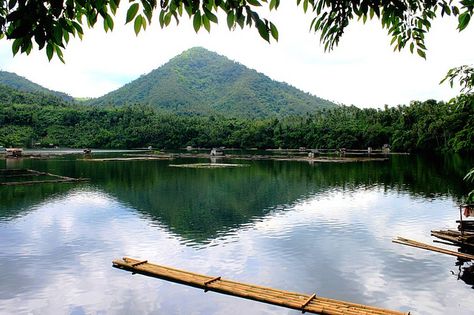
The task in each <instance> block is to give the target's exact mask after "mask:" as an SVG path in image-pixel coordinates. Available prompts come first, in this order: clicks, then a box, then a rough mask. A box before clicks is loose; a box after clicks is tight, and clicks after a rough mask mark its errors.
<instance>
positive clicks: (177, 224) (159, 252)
mask: <svg viewBox="0 0 474 315" xmlns="http://www.w3.org/2000/svg"><path fill="white" fill-rule="evenodd" d="M175 162H176V161H173V163H175ZM187 162H189V161H187ZM22 163H24V165H23V166H29V167H32V168H35V169H40V170H48V171H50V172H52V173H59V174H64V175H69V176H77V177H79V176H82V177H90V178H91V179H92V181H91V183H90V184H81V185H79V186H76V185H56V186H47V185H46V186H45V185H40V186H29V187H16V188H12V187H8V188H5V187H4V188H0V193H1V197H2V201H1V202H0V240H1V242H0V270H2V273H0V313H48V314H49V313H70V314H90V313H108V314H124V313H125V314H130V313H143V314H145V313H164V314H241V313H245V314H265V313H268V314H290V313H291V314H293V313H294V314H296V312H293V311H288V310H285V309H281V308H277V307H273V306H268V305H264V304H260V303H255V302H250V301H245V300H240V299H236V298H232V297H227V296H222V295H218V294H214V293H207V294H204V293H202V292H201V291H199V290H196V289H192V288H186V287H183V286H180V285H176V284H170V283H167V282H164V281H160V280H156V279H152V278H146V277H142V276H137V275H136V276H130V275H129V274H128V273H123V272H121V271H120V270H116V269H113V268H111V260H112V259H113V258H116V257H121V256H131V257H138V258H145V259H148V260H150V261H156V262H158V263H162V264H165V265H171V266H177V267H180V268H183V269H189V270H192V271H196V272H200V273H206V274H211V275H224V276H225V277H227V278H232V279H237V280H241V281H245V282H252V283H257V284H261V285H266V286H272V287H276V288H282V289H287V290H293V291H298V292H305V293H313V292H317V293H318V294H319V295H322V296H328V297H333V298H338V299H343V300H350V301H354V302H360V303H366V304H373V305H379V306H382V307H387V308H393V309H399V310H402V311H408V310H411V311H413V312H414V313H417V314H470V313H471V310H472V309H473V307H474V305H473V302H472V298H471V297H472V289H471V285H466V283H469V282H468V281H469V280H467V281H466V283H464V282H463V281H454V279H453V275H452V274H451V270H452V269H453V266H454V259H453V258H452V257H449V256H442V255H440V254H436V253H431V252H424V251H420V250H418V249H414V248H406V247H403V246H399V245H396V244H392V243H391V239H392V238H393V237H394V236H396V235H403V236H405V237H407V238H412V239H417V240H419V241H422V242H429V241H430V236H429V231H430V230H431V229H432V228H433V227H436V228H455V226H456V223H455V220H456V218H457V216H458V210H457V208H456V204H455V200H456V199H457V198H459V196H461V195H462V194H463V193H464V191H465V189H466V187H464V186H462V184H459V182H460V178H461V177H462V176H461V175H462V172H461V171H459V173H460V174H457V172H458V171H455V170H453V168H452V165H451V164H449V163H448V165H451V166H443V167H442V166H440V164H433V165H431V164H427V165H426V166H424V164H423V163H421V162H419V160H418V158H413V159H412V158H410V159H401V160H399V161H397V160H393V161H392V162H390V163H381V164H374V163H367V164H365V163H361V164H351V165H349V164H345V165H342V164H338V165H335V164H322V165H318V164H316V165H314V166H310V165H307V164H304V163H282V162H278V163H277V162H275V163H274V162H255V163H252V165H251V167H248V168H241V169H220V170H190V169H176V168H169V167H167V163H168V162H166V161H159V162H156V161H154V162H133V163H115V162H112V163H92V162H85V161H62V160H60V161H24V162H22ZM439 163H441V164H443V163H445V162H443V161H441V162H439ZM450 163H451V162H450ZM443 165H445V164H443ZM463 167H465V165H464V164H463ZM466 168H467V167H466ZM446 170H448V171H449V172H448V173H449V174H451V175H452V176H451V175H449V176H448V175H446V174H445V173H443V172H445V171H446ZM456 174H457V175H456ZM456 176H459V177H456ZM428 179H431V181H429V180H428ZM442 179H443V180H444V181H442ZM428 182H431V183H432V184H433V185H431V186H429V185H426V186H425V187H423V183H428ZM442 183H444V186H443V185H442ZM456 268H457V267H456ZM463 270H464V269H463ZM460 277H461V276H460ZM463 278H464V279H468V278H466V277H465V276H464V272H463V274H462V277H461V279H463ZM178 297H179V298H178Z"/></svg>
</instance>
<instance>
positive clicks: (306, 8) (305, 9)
mask: <svg viewBox="0 0 474 315" xmlns="http://www.w3.org/2000/svg"><path fill="white" fill-rule="evenodd" d="M303 11H304V13H306V11H308V0H304V1H303Z"/></svg>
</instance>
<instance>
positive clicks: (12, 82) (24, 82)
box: [0, 71, 73, 101]
mask: <svg viewBox="0 0 474 315" xmlns="http://www.w3.org/2000/svg"><path fill="white" fill-rule="evenodd" d="M0 85H3V86H7V87H10V88H12V89H15V90H18V91H22V92H30V93H41V94H45V95H54V96H56V97H59V98H61V99H62V100H64V101H73V98H72V97H71V96H70V95H67V94H66V93H62V92H57V91H52V90H49V89H47V88H45V87H42V86H41V85H39V84H36V83H34V82H31V81H30V80H28V79H25V78H23V77H21V76H19V75H17V74H15V73H12V72H7V71H0Z"/></svg>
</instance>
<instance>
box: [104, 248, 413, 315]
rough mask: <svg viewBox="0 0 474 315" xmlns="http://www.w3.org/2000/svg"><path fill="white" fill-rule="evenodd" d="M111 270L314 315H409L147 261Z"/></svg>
mask: <svg viewBox="0 0 474 315" xmlns="http://www.w3.org/2000/svg"><path fill="white" fill-rule="evenodd" d="M112 264H113V267H115V268H119V269H123V270H127V271H131V272H132V273H139V274H143V275H146V276H150V277H155V278H160V279H164V280H168V281H172V282H177V283H180V284H185V285H189V286H192V287H195V288H200V289H204V291H205V292H206V291H214V292H218V293H223V294H228V295H233V296H237V297H242V298H245V299H250V300H255V301H259V302H264V303H269V304H273V305H278V306H283V307H287V308H291V309H295V310H299V311H302V312H303V313H304V312H308V313H314V314H325V315H401V314H410V313H402V312H398V311H392V310H386V309H382V308H377V307H372V306H366V305H361V304H355V303H350V302H344V301H338V300H333V299H328V298H324V297H320V296H317V295H316V294H313V295H307V294H301V293H295V292H288V291H283V290H277V289H272V288H267V287H262V286H257V285H252V284H246V283H241V282H236V281H231V280H226V279H223V278H221V277H212V276H206V275H201V274H197V273H192V272H189V271H184V270H179V269H174V268H170V267H165V266H161V265H155V264H151V263H149V262H148V261H146V260H145V261H140V260H137V259H132V258H127V257H124V258H123V259H118V260H114V261H113V262H112Z"/></svg>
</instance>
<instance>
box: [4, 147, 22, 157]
mask: <svg viewBox="0 0 474 315" xmlns="http://www.w3.org/2000/svg"><path fill="white" fill-rule="evenodd" d="M22 155H23V149H22V148H8V149H6V156H7V157H10V158H19V157H21V156H22Z"/></svg>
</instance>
